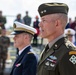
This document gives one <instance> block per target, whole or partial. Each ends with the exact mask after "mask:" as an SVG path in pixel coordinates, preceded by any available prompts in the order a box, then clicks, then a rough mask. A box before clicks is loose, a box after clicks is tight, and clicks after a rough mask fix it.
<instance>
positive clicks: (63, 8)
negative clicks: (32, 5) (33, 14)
mask: <svg viewBox="0 0 76 75" xmlns="http://www.w3.org/2000/svg"><path fill="white" fill-rule="evenodd" d="M68 10H69V8H68V6H67V5H66V4H65V3H57V2H54V3H43V4H41V5H40V6H39V7H38V12H39V14H40V16H41V17H42V16H45V15H48V14H54V13H64V14H66V15H67V14H68Z"/></svg>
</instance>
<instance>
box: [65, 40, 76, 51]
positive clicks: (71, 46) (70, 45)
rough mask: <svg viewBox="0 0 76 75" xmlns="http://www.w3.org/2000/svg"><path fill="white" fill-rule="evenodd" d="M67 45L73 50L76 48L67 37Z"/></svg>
mask: <svg viewBox="0 0 76 75" xmlns="http://www.w3.org/2000/svg"><path fill="white" fill-rule="evenodd" d="M65 45H66V47H67V48H71V49H72V50H76V46H75V45H74V44H73V43H72V42H70V41H69V40H67V39H66V40H65Z"/></svg>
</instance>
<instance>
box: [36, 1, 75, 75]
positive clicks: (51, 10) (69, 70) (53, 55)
mask: <svg viewBox="0 0 76 75" xmlns="http://www.w3.org/2000/svg"><path fill="white" fill-rule="evenodd" d="M68 10H69V8H68V6H67V5H66V4H65V3H57V2H54V3H43V4H41V5H40V6H39V7H38V12H39V14H40V17H41V22H40V23H39V27H40V35H41V37H42V38H46V39H48V44H47V45H46V47H45V49H44V50H43V51H42V53H41V56H40V57H41V58H40V61H39V63H38V70H37V75H76V47H75V46H74V45H73V44H72V43H71V42H70V41H68V40H67V39H65V38H64V29H65V26H66V24H67V18H68Z"/></svg>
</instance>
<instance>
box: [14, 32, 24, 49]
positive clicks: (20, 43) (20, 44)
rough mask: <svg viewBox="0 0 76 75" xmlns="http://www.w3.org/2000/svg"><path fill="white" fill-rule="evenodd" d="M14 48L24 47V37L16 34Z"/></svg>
mask: <svg viewBox="0 0 76 75" xmlns="http://www.w3.org/2000/svg"><path fill="white" fill-rule="evenodd" d="M13 39H14V46H15V47H16V48H19V49H22V48H23V46H24V41H25V37H24V35H23V34H17V35H15V36H14V38H13Z"/></svg>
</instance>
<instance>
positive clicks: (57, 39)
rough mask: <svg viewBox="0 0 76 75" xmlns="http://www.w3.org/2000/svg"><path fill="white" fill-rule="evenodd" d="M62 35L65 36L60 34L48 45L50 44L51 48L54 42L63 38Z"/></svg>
mask: <svg viewBox="0 0 76 75" xmlns="http://www.w3.org/2000/svg"><path fill="white" fill-rule="evenodd" d="M62 37H64V35H63V34H62V35H60V36H59V37H57V38H56V39H55V40H53V41H51V42H49V44H48V45H49V48H51V47H52V46H53V44H54V43H55V42H56V41H58V40H59V39H61V38H62Z"/></svg>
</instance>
